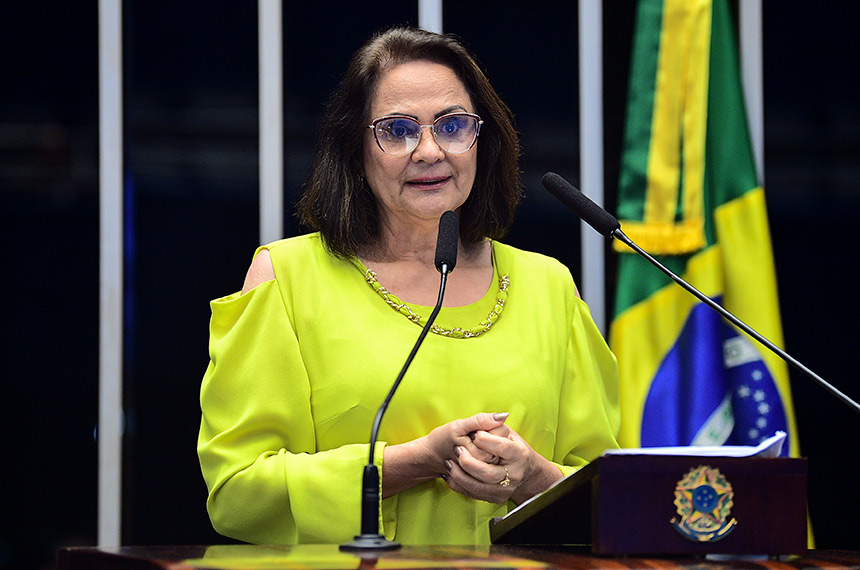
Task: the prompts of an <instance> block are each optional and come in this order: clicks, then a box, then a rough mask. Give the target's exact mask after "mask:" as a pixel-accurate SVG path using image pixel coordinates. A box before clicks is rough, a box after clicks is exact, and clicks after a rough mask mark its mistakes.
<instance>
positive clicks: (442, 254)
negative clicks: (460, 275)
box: [436, 210, 460, 273]
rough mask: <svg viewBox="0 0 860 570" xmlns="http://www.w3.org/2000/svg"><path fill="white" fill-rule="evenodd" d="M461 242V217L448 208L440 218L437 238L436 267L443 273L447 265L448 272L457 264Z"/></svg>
mask: <svg viewBox="0 0 860 570" xmlns="http://www.w3.org/2000/svg"><path fill="white" fill-rule="evenodd" d="M459 242H460V218H458V217H457V214H455V213H454V212H452V211H451V210H448V211H447V212H445V213H444V214H442V217H441V218H440V219H439V237H438V238H436V269H437V270H438V271H439V272H440V273H441V272H442V265H443V264H444V265H447V267H448V273H451V272H452V271H454V266H455V265H457V245H458V244H459Z"/></svg>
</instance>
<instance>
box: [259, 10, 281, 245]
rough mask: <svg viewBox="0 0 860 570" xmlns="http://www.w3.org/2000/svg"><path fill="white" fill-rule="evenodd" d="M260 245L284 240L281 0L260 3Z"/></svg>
mask: <svg viewBox="0 0 860 570" xmlns="http://www.w3.org/2000/svg"><path fill="white" fill-rule="evenodd" d="M257 21H258V31H257V34H258V35H257V39H258V44H259V46H258V48H259V56H258V57H259V67H260V70H259V89H260V102H259V105H260V243H269V242H271V241H274V240H276V239H280V238H282V237H284V111H283V102H284V94H283V92H284V87H283V85H284V84H283V73H284V72H283V51H282V49H283V41H282V37H283V35H282V33H283V30H282V10H281V0H258V2H257Z"/></svg>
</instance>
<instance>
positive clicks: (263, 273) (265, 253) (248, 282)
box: [242, 248, 275, 295]
mask: <svg viewBox="0 0 860 570" xmlns="http://www.w3.org/2000/svg"><path fill="white" fill-rule="evenodd" d="M274 278H275V268H274V267H273V266H272V257H271V256H270V255H269V250H268V249H265V248H260V249H259V250H257V254H256V255H255V256H254V261H252V262H251V266H250V267H249V268H248V273H247V274H246V275H245V284H244V285H242V294H243V295H244V294H245V293H247V292H248V291H250V290H251V289H253V288H254V287H256V286H257V285H260V284H261V283H265V282H266V281H271V280H273V279H274Z"/></svg>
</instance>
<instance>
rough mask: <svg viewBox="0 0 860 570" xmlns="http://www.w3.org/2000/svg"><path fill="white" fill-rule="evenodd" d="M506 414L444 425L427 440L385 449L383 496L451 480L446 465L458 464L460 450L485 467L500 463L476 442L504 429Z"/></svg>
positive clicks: (428, 436)
mask: <svg viewBox="0 0 860 570" xmlns="http://www.w3.org/2000/svg"><path fill="white" fill-rule="evenodd" d="M507 418H508V414H507V413H497V414H486V413H482V414H476V415H474V416H471V417H469V418H463V419H459V420H454V421H452V422H448V423H447V424H443V425H441V426H439V427H437V428H436V429H434V430H433V431H431V432H430V433H428V434H427V435H425V436H424V437H420V438H418V439H415V440H412V441H409V442H406V443H402V444H398V445H389V446H386V447H385V449H384V451H383V459H382V496H383V498H385V497H390V496H392V495H395V494H397V493H400V492H402V491H405V490H406V489H409V488H411V487H414V486H415V485H418V484H419V483H422V482H423V481H427V480H430V479H436V478H438V477H443V478H446V479H447V478H448V476H449V474H448V469H447V465H448V463H449V462H456V461H457V459H458V457H457V450H458V449H465V450H467V451H468V453H469V455H470V456H471V457H473V458H474V459H475V461H479V462H482V463H488V464H489V463H490V462H492V461H498V460H499V458H498V457H495V456H494V455H493V453H492V452H490V451H487V450H485V449H481V448H480V447H478V446H477V445H476V444H475V443H474V442H473V438H477V437H479V436H478V434H480V433H486V432H490V431H493V430H497V429H500V428H503V427H504V424H505V420H506V419H507Z"/></svg>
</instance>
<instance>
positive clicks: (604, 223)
mask: <svg viewBox="0 0 860 570" xmlns="http://www.w3.org/2000/svg"><path fill="white" fill-rule="evenodd" d="M542 182H543V185H544V187H545V188H546V189H547V190H549V191H550V193H551V194H552V195H553V196H555V197H556V198H558V199H559V200H561V201H562V202H563V203H564V204H565V205H566V206H567V207H568V208H570V209H571V210H573V212H574V213H575V214H576V215H577V216H579V217H580V218H582V220H583V221H584V222H585V223H586V224H588V225H589V226H591V227H592V228H594V229H595V230H597V232H598V233H600V234H602V235H604V236H606V237H608V238H616V239H618V240H620V241H622V242H623V243H624V244H625V245H627V246H628V247H629V248H630V249H632V250H633V251H635V252H636V253H638V254H639V255H641V256H642V257H644V258H645V259H647V260H648V261H650V262H651V264H652V265H654V266H655V267H656V268H657V269H659V270H660V271H662V272H663V273H665V274H666V275H668V276H669V278H670V279H672V281H674V282H675V283H677V284H678V285H680V286H681V287H683V288H684V289H686V290H687V291H688V292H689V293H691V294H692V295H693V296H695V297H696V298H697V299H699V300H700V301H701V302H703V303H704V304H706V305H707V306H708V307H710V308H711V309H713V310H714V311H716V312H717V313H719V314H720V315H721V316H723V317H724V318H725V319H726V320H728V321H729V322H731V323H732V324H734V325H735V326H737V327H738V328H739V329H741V330H743V331H744V332H745V333H747V334H748V335H750V336H751V337H753V338H754V339H756V340H757V341H759V342H760V343H761V344H763V345H764V346H766V347H767V348H768V349H770V350H771V351H773V352H774V353H776V354H777V355H778V356H779V357H780V358H782V359H783V360H785V361H786V362H788V363H789V364H791V365H792V366H794V367H795V368H797V369H798V370H800V371H801V372H803V373H804V374H805V375H806V376H808V377H809V378H811V379H812V380H814V381H815V382H817V383H818V384H819V385H821V386H822V387H824V388H825V389H827V390H828V391H829V392H830V393H831V394H833V395H834V396H836V397H837V398H838V399H840V400H842V402H844V403H845V404H847V405H848V406H849V407H851V408H853V409H854V411H855V412H858V413H860V404H858V403H857V402H855V401H854V400H852V399H851V398H849V397H848V396H847V395H845V394H843V393H842V392H841V391H840V390H838V389H837V388H836V387H835V386H833V385H832V384H830V383H829V382H827V381H826V380H825V379H824V378H822V377H821V376H819V375H818V374H816V373H815V372H813V371H812V370H810V369H809V368H807V367H806V366H805V365H803V364H802V363H801V362H799V361H798V360H796V359H795V358H794V357H792V356H791V355H789V354H788V353H787V352H785V351H784V350H782V349H781V348H779V347H778V346H776V345H775V344H773V343H772V342H771V341H769V340H768V339H766V338H765V337H763V336H762V335H761V334H759V333H758V332H757V331H755V330H754V329H752V328H751V327H750V326H749V325H747V324H746V323H744V322H743V321H742V320H740V319H739V318H737V317H736V316H734V315H733V314H732V313H730V312H729V311H728V310H727V309H725V308H724V307H723V306H722V305H720V304H719V303H717V302H716V301H714V300H713V299H711V298H710V297H708V296H707V295H705V294H704V293H702V292H701V291H699V290H698V289H696V288H695V287H693V286H692V285H690V284H689V283H688V282H687V281H685V280H684V279H682V278H681V277H679V276H677V275H675V274H674V273H672V271H670V270H669V268H667V267H666V266H665V265H663V264H662V263H660V262H659V261H657V260H656V259H654V257H652V256H651V255H650V254H649V253H648V252H646V251H645V250H643V249H642V248H641V247H639V246H638V245H636V243H634V242H633V240H631V239H630V238H629V237H627V236H626V235H625V234H624V232H623V231H621V224H620V223H618V220H617V219H616V218H615V216H613V215H612V214H610V213H609V212H607V211H606V210H604V209H603V208H601V207H600V206H598V205H597V204H595V203H594V202H592V201H591V199H589V198H588V197H587V196H586V195H585V194H583V193H582V192H580V191H579V190H577V189H576V188H574V187H573V185H572V184H571V183H570V182H568V181H567V180H565V179H564V178H562V177H561V176H559V175H558V174H555V173H554V172H547V173H546V174H544V176H543V180H542Z"/></svg>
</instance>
